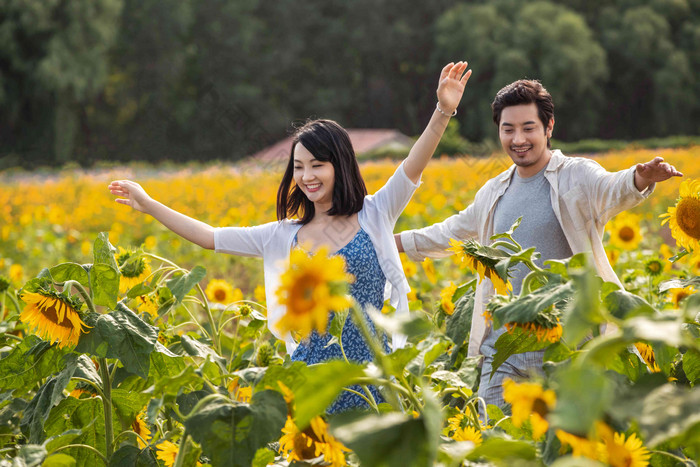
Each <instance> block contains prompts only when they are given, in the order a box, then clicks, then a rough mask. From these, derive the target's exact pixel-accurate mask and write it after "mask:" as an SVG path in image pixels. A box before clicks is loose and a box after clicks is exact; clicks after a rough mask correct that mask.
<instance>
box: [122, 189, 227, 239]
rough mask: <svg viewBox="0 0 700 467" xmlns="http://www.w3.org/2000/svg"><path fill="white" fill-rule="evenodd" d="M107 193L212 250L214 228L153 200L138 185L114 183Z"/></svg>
mask: <svg viewBox="0 0 700 467" xmlns="http://www.w3.org/2000/svg"><path fill="white" fill-rule="evenodd" d="M109 191H110V192H111V193H112V194H113V195H116V196H120V197H121V198H117V199H116V200H115V201H116V202H117V203H120V204H126V205H127V206H131V207H132V208H134V209H136V210H137V211H141V212H143V213H145V214H149V215H151V216H153V217H154V218H155V219H156V220H157V221H158V222H160V223H161V224H163V225H164V226H166V227H167V228H168V229H170V230H172V231H173V232H175V233H176V234H178V235H179V236H181V237H182V238H184V239H186V240H189V241H190V242H192V243H195V244H197V245H199V246H201V247H202V248H206V249H208V250H213V249H214V228H213V227H212V226H210V225H208V224H205V223H204V222H201V221H198V220H197V219H193V218H191V217H188V216H186V215H184V214H182V213H179V212H177V211H175V210H173V209H170V208H169V207H167V206H165V205H164V204H162V203H160V202H158V201H156V200H154V199H153V198H151V197H150V196H148V193H146V191H145V190H144V189H143V188H141V185H139V184H138V183H136V182H132V181H131V180H118V181H114V182H112V183H110V184H109Z"/></svg>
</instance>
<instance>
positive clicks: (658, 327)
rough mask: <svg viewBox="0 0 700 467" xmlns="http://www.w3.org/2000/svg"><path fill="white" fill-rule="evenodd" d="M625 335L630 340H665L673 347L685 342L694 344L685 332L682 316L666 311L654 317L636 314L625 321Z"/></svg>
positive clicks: (623, 328)
mask: <svg viewBox="0 0 700 467" xmlns="http://www.w3.org/2000/svg"><path fill="white" fill-rule="evenodd" d="M622 332H623V335H624V337H625V338H626V339H629V340H630V341H639V340H646V341H656V342H663V343H665V344H668V345H670V346H672V347H679V346H681V345H683V344H686V345H691V346H692V345H693V342H692V340H690V339H689V336H685V335H684V332H683V320H682V317H680V316H678V315H677V314H675V313H673V312H671V313H665V314H659V315H656V316H654V317H647V316H636V317H634V318H630V319H628V320H626V321H625V322H624V325H623V327H622Z"/></svg>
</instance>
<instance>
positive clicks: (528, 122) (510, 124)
mask: <svg viewBox="0 0 700 467" xmlns="http://www.w3.org/2000/svg"><path fill="white" fill-rule="evenodd" d="M535 123H536V122H535V121H534V120H529V121H527V122H525V123H523V126H524V125H534V124H535ZM501 126H515V125H514V124H512V123H508V122H503V123H501Z"/></svg>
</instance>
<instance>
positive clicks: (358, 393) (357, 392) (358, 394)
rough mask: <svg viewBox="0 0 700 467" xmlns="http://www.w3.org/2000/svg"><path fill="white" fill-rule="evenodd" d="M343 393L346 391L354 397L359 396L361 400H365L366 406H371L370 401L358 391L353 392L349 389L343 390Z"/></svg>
mask: <svg viewBox="0 0 700 467" xmlns="http://www.w3.org/2000/svg"><path fill="white" fill-rule="evenodd" d="M363 387H364V386H363ZM343 391H346V392H349V393H352V394H355V395H357V396H360V397H361V398H363V399H364V400H365V402H367V404H368V405H369V406H372V401H370V400H369V399H368V398H367V396H365V395H364V394H362V393H361V392H360V391H355V390H354V389H350V388H343Z"/></svg>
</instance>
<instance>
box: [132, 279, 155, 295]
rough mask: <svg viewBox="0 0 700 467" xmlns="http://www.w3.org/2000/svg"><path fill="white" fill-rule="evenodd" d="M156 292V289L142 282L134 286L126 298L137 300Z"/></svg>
mask: <svg viewBox="0 0 700 467" xmlns="http://www.w3.org/2000/svg"><path fill="white" fill-rule="evenodd" d="M154 290H155V288H154V287H151V286H149V285H146V284H144V283H143V282H140V283H138V284H136V285H135V286H133V287H132V288H130V289H129V291H128V292H127V293H126V296H127V297H128V298H136V297H140V296H141V295H148V294H149V293H151V292H153V291H154Z"/></svg>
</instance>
